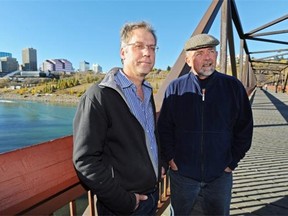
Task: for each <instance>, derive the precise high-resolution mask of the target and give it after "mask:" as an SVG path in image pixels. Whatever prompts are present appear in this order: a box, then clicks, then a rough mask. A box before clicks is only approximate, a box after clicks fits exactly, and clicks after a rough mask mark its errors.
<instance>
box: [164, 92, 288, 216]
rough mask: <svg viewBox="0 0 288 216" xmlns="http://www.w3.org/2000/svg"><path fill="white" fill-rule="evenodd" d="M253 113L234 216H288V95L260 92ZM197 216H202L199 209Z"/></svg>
mask: <svg viewBox="0 0 288 216" xmlns="http://www.w3.org/2000/svg"><path fill="white" fill-rule="evenodd" d="M252 109H253V118H254V133H253V143H252V147H251V149H250V150H249V152H248V153H247V155H246V157H245V158H244V159H243V160H242V161H241V162H240V163H239V166H238V168H237V169H236V170H235V171H234V186H233V194H232V203H231V210H230V214H231V216H232V215H234V216H236V215H237V216H238V215H245V216H246V215H249V216H256V215H269V216H274V215H286V216H287V215H288V94H283V93H274V92H269V91H264V90H260V89H257V91H256V94H255V96H254V98H253V100H252ZM162 215H163V216H168V215H170V211H169V208H167V209H166V211H165V212H164V213H163V214H162ZM193 215H201V208H200V206H199V205H196V210H195V211H194V212H193Z"/></svg>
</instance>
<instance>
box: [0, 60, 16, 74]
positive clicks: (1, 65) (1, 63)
mask: <svg viewBox="0 0 288 216" xmlns="http://www.w3.org/2000/svg"><path fill="white" fill-rule="evenodd" d="M18 68H19V64H18V61H17V60H16V58H12V57H10V56H8V57H0V72H3V73H8V72H13V71H17V70H18Z"/></svg>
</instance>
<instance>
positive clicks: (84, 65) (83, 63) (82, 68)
mask: <svg viewBox="0 0 288 216" xmlns="http://www.w3.org/2000/svg"><path fill="white" fill-rule="evenodd" d="M88 70H90V63H89V62H86V61H81V62H80V64H79V71H81V72H84V71H88Z"/></svg>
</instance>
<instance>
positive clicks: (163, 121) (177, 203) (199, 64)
mask: <svg viewBox="0 0 288 216" xmlns="http://www.w3.org/2000/svg"><path fill="white" fill-rule="evenodd" d="M218 44H219V41H218V40H217V39H216V38H215V37H213V36H211V35H208V34H199V35H195V36H192V37H191V38H190V39H189V40H188V41H187V42H186V44H185V46H184V49H185V51H186V59H185V61H186V63H187V64H188V65H189V66H190V67H191V72H190V73H188V74H185V75H183V76H181V77H179V78H177V79H175V80H174V81H172V82H171V83H170V84H169V86H168V88H167V90H166V92H165V96H164V101H163V104H162V108H161V111H160V115H159V119H158V123H157V124H158V129H159V135H160V145H161V151H162V157H163V158H164V160H165V161H166V162H167V168H168V167H169V170H168V174H169V176H170V180H171V181H170V187H171V212H172V215H173V214H174V215H191V214H192V212H193V207H194V204H195V202H196V200H197V198H198V197H199V195H200V196H201V197H202V198H201V199H200V201H201V206H202V210H203V213H204V214H205V215H229V210H230V202H231V191H232V172H233V170H235V168H236V167H237V166H238V163H239V161H240V160H241V159H242V158H243V157H244V156H245V154H246V152H247V151H248V150H249V149H250V146H251V142H252V133H253V118H252V110H251V105H250V102H249V99H248V96H247V93H246V91H245V88H244V86H243V85H242V83H241V82H240V81H239V80H238V79H237V78H235V77H233V76H229V75H226V74H223V73H220V72H218V71H216V70H215V67H216V59H217V51H216V46H217V45H218Z"/></svg>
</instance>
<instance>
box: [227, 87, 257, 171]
mask: <svg viewBox="0 0 288 216" xmlns="http://www.w3.org/2000/svg"><path fill="white" fill-rule="evenodd" d="M239 86H240V87H239V88H238V89H239V90H240V91H239V94H238V96H237V99H238V101H239V105H238V110H239V111H238V117H237V120H236V123H235V125H234V128H233V132H234V136H233V145H232V156H233V160H232V162H231V163H230V165H229V167H230V168H231V169H233V170H234V169H235V168H236V167H237V166H238V163H239V161H240V160H241V159H242V158H244V156H245V154H246V152H247V151H248V150H249V149H250V147H251V143H252V134H253V116H252V109H251V104H250V101H249V98H248V96H247V93H246V90H245V88H244V87H243V85H242V84H241V83H240V82H239Z"/></svg>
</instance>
